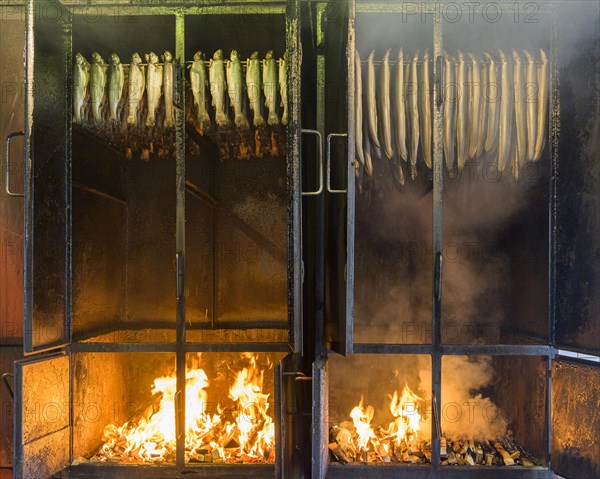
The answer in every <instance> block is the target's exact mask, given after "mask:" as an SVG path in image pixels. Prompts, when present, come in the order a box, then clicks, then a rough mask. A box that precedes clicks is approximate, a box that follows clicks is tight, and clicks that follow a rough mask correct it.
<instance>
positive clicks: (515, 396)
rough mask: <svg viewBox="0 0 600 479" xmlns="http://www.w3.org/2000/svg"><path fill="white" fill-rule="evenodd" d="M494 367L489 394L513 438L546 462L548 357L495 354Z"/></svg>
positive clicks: (542, 462) (542, 463)
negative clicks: (494, 376) (491, 387)
mask: <svg viewBox="0 0 600 479" xmlns="http://www.w3.org/2000/svg"><path fill="white" fill-rule="evenodd" d="M492 363H493V365H494V368H495V370H496V379H495V381H494V383H493V392H492V393H491V394H490V397H491V398H492V399H493V400H494V402H495V403H496V404H497V405H498V407H499V408H500V410H501V411H502V413H503V415H504V417H505V418H506V420H507V421H508V429H509V430H512V432H513V434H514V437H515V440H516V442H517V443H518V444H521V445H522V446H523V447H524V448H525V450H526V451H527V452H529V453H530V454H532V455H533V456H534V457H535V458H536V459H537V460H538V461H539V464H540V465H546V464H547V455H548V444H547V438H546V422H547V419H548V418H547V417H546V415H547V409H546V400H547V394H546V388H547V382H546V373H547V370H548V359H547V358H545V357H539V356H529V357H524V356H494V358H493V359H492Z"/></svg>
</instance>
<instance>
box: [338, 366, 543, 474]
mask: <svg viewBox="0 0 600 479" xmlns="http://www.w3.org/2000/svg"><path fill="white" fill-rule="evenodd" d="M524 369H527V372H521V374H520V375H517V374H516V373H517V371H523V370H524ZM329 390H330V393H329V401H330V402H329V411H330V413H329V414H330V416H329V424H330V430H329V450H330V458H331V460H332V461H334V462H339V463H343V464H346V463H355V464H373V465H377V464H384V463H396V464H400V463H403V464H425V463H430V462H431V428H432V427H435V424H434V423H433V419H434V417H436V416H437V417H440V420H441V427H442V430H441V432H442V440H441V446H440V454H441V459H442V465H469V466H475V465H488V466H491V465H496V466H513V465H520V466H525V467H535V466H544V464H545V463H544V460H543V459H542V458H543V457H544V450H545V449H544V432H543V427H544V417H545V407H544V404H545V397H546V396H545V376H544V373H543V361H542V360H540V358H537V357H536V358H530V357H518V358H509V357H489V356H481V357H466V356H446V357H444V358H443V361H442V401H441V404H439V405H435V404H432V401H431V390H432V384H431V360H430V358H429V357H428V356H421V355H418V356H417V355H410V356H409V355H394V356H392V355H386V354H384V355H369V354H367V355H362V354H361V355H351V356H348V357H346V358H343V357H340V356H334V357H332V358H331V359H330V385H329ZM511 391H512V393H511Z"/></svg>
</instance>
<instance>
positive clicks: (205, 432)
mask: <svg viewBox="0 0 600 479" xmlns="http://www.w3.org/2000/svg"><path fill="white" fill-rule="evenodd" d="M242 359H243V360H244V361H247V362H248V363H249V365H248V366H247V367H244V368H242V370H241V371H239V372H238V373H237V374H236V376H235V379H234V381H233V384H232V385H231V387H230V388H229V398H230V399H231V400H232V401H233V403H234V405H235V407H234V408H233V409H234V411H233V415H232V418H231V419H230V420H225V419H224V418H223V417H222V411H223V409H222V407H221V405H220V404H219V405H218V407H217V412H216V413H215V414H212V415H210V414H208V413H207V411H206V405H207V401H208V393H207V391H206V389H207V388H208V387H209V385H210V382H209V379H208V376H207V375H206V372H205V371H204V370H203V369H201V368H200V367H199V364H200V355H198V357H197V358H195V361H194V363H193V366H192V367H191V368H188V370H187V371H186V406H185V411H186V420H185V428H186V459H187V460H192V461H196V462H224V461H236V462H239V461H240V460H242V461H244V462H272V461H273V460H274V443H275V425H274V423H273V419H272V417H271V416H270V415H269V414H268V410H269V402H268V400H269V394H265V393H263V383H264V373H265V371H264V370H261V369H260V368H259V367H258V364H257V357H256V356H255V355H254V354H242ZM271 366H272V365H271V363H270V362H269V364H268V367H269V368H270V367H271ZM176 391H177V380H176V375H175V373H173V374H171V375H169V376H161V377H158V378H156V379H154V382H153V386H152V394H153V395H156V396H157V402H158V403H157V404H156V405H151V406H149V407H148V408H147V409H146V411H145V412H144V414H143V415H142V417H141V418H140V419H139V420H138V421H137V422H135V423H133V422H126V423H125V424H123V425H122V426H120V427H117V426H115V425H113V424H110V425H108V426H106V427H105V429H104V434H103V441H104V444H103V445H102V447H101V448H100V450H99V451H98V453H97V455H96V457H97V459H98V460H99V461H107V460H111V461H113V460H115V459H117V460H121V461H129V462H153V463H155V462H163V461H165V460H173V459H174V456H175V449H176V435H175V396H176ZM159 395H160V396H159ZM158 398H160V399H158Z"/></svg>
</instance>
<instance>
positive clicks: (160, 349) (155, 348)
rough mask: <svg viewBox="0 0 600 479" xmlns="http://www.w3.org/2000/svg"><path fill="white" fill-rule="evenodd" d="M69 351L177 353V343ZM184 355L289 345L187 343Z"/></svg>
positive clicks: (105, 345) (71, 348)
mask: <svg viewBox="0 0 600 479" xmlns="http://www.w3.org/2000/svg"><path fill="white" fill-rule="evenodd" d="M67 349H68V350H69V351H71V352H74V353H93V352H96V353H128V352H132V353H176V352H177V351H178V349H179V348H178V345H177V344H176V343H73V344H71V345H69V346H68V347H67ZM182 349H183V352H184V353H194V352H225V353H226V352H234V353H235V352H239V353H244V352H256V353H261V352H268V353H279V352H281V353H289V352H290V346H289V344H288V343H267V342H264V343H256V342H253V343H187V344H185V346H184V347H183V348H182Z"/></svg>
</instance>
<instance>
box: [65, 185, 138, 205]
mask: <svg viewBox="0 0 600 479" xmlns="http://www.w3.org/2000/svg"><path fill="white" fill-rule="evenodd" d="M71 185H72V187H73V188H77V189H78V190H82V191H87V192H88V193H92V194H94V195H98V196H100V197H102V198H104V199H106V200H109V201H114V202H115V203H119V204H120V205H123V206H127V201H125V200H124V199H122V198H119V197H117V196H113V195H111V194H109V193H105V192H104V191H100V190H97V189H96V188H92V187H91V186H87V185H84V184H83V183H79V182H78V181H73V182H72V184H71Z"/></svg>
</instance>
